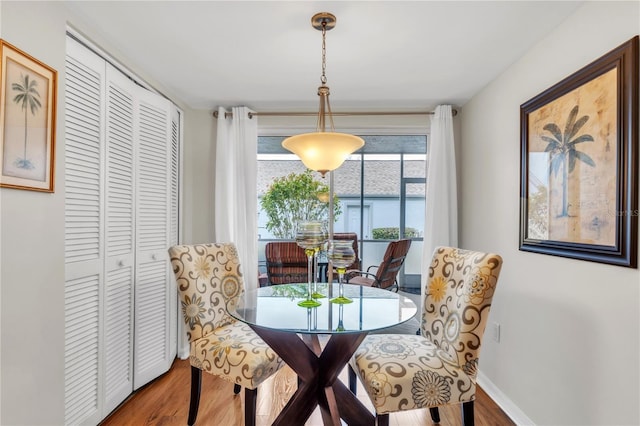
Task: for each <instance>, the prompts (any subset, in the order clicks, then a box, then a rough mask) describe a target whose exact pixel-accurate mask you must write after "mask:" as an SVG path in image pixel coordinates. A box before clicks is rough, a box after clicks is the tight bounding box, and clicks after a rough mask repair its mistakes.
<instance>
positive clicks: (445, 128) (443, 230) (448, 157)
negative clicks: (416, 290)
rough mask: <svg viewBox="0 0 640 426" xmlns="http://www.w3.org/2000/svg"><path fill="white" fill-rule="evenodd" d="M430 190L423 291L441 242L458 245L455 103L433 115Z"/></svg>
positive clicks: (423, 257)
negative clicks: (452, 108) (454, 135)
mask: <svg viewBox="0 0 640 426" xmlns="http://www.w3.org/2000/svg"><path fill="white" fill-rule="evenodd" d="M427 161H428V164H427V189H426V191H427V194H426V213H425V225H424V245H423V252H422V294H423V295H424V294H425V291H426V288H425V287H426V285H427V281H428V279H429V265H430V264H431V258H432V257H433V251H434V250H435V248H436V247H438V246H452V247H457V246H458V190H457V182H456V154H455V146H454V137H453V115H452V112H451V105H439V106H438V107H436V109H435V112H434V114H433V116H432V117H431V131H430V135H429V143H428V157H427Z"/></svg>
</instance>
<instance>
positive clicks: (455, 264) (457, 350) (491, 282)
mask: <svg viewBox="0 0 640 426" xmlns="http://www.w3.org/2000/svg"><path fill="white" fill-rule="evenodd" d="M501 267H502V258H501V257H500V256H498V255H497V254H489V253H480V252H476V251H467V250H461V249H457V248H452V247H438V248H437V249H436V250H435V253H434V255H433V260H432V262H431V266H430V267H429V278H428V284H427V287H426V290H425V295H424V303H423V309H422V323H421V332H422V335H420V336H415V335H393V334H377V335H369V336H367V337H366V338H365V339H364V341H363V342H362V343H361V345H360V346H359V347H358V349H357V350H356V352H355V354H354V356H353V358H352V359H351V362H350V369H349V388H350V389H351V391H352V392H354V393H355V389H356V382H355V380H356V375H357V376H358V377H359V378H360V380H361V381H362V383H363V384H364V387H365V389H366V390H367V393H368V395H369V398H370V399H371V401H372V403H373V405H374V407H375V410H376V418H377V421H378V426H387V425H388V424H389V413H393V412H396V411H404V410H413V409H418V408H429V409H430V413H431V419H432V420H433V422H434V423H438V422H439V421H440V413H439V412H438V406H443V405H449V404H462V422H463V424H464V425H465V426H472V425H473V424H474V417H473V401H474V400H475V397H476V374H477V371H478V370H477V369H478V359H479V358H478V357H479V354H480V346H481V344H482V336H483V334H484V329H485V325H486V323H487V318H488V317H489V310H490V308H491V300H492V298H493V294H494V292H495V289H496V284H497V282H498V276H499V274H500V269H501Z"/></svg>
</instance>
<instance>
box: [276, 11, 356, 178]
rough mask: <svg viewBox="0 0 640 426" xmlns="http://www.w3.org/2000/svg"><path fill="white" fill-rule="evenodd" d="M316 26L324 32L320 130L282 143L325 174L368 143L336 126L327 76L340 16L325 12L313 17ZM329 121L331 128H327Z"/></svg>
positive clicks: (293, 137)
mask: <svg viewBox="0 0 640 426" xmlns="http://www.w3.org/2000/svg"><path fill="white" fill-rule="evenodd" d="M311 25H312V26H313V28H315V29H317V30H319V31H322V75H321V77H320V83H321V85H320V87H318V96H319V97H320V108H319V109H318V121H317V124H316V132H314V133H304V134H301V135H295V136H291V137H289V138H287V139H285V140H284V141H282V146H283V147H284V148H285V149H287V150H289V151H291V152H293V153H294V154H296V155H297V156H298V157H300V160H302V162H303V163H304V165H305V166H306V167H307V168H309V169H311V170H315V171H318V172H320V173H321V174H322V176H324V175H325V173H327V172H329V171H331V170H335V169H337V168H338V167H340V166H341V165H342V163H344V161H345V160H346V159H347V157H348V156H349V155H350V154H352V153H353V152H354V151H356V150H358V149H359V148H361V147H362V146H363V145H364V140H363V139H362V138H359V137H358V136H354V135H350V134H347V133H337V132H336V131H335V128H334V125H333V115H332V114H331V104H330V103H329V86H327V84H326V83H327V77H326V74H325V72H326V34H327V31H328V30H330V29H332V28H333V27H335V26H336V17H335V16H334V15H332V14H331V13H327V12H322V13H317V14H315V15H313V17H312V18H311ZM327 119H328V121H329V126H330V131H328V132H327V131H326V122H327Z"/></svg>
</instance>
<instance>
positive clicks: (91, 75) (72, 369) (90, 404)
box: [64, 39, 105, 425]
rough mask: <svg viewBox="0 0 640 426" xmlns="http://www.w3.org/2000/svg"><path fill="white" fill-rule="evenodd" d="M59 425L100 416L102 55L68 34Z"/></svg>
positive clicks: (91, 421)
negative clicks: (62, 411)
mask: <svg viewBox="0 0 640 426" xmlns="http://www.w3.org/2000/svg"><path fill="white" fill-rule="evenodd" d="M67 43H68V44H67V57H66V65H65V74H66V84H65V116H66V122H65V188H66V190H65V291H64V297H65V348H64V350H65V355H64V370H65V371H64V375H65V384H64V387H65V424H68V425H83V424H87V425H95V424H97V423H98V422H99V421H100V420H101V419H102V412H103V408H102V400H103V392H102V387H101V386H100V383H101V381H102V377H103V375H102V372H101V370H102V357H101V353H102V344H101V335H102V332H103V331H102V330H103V327H102V303H101V300H102V288H103V281H104V274H103V271H104V269H103V268H104V252H103V246H102V242H103V220H104V216H103V209H102V208H101V207H102V202H103V193H104V187H103V173H104V167H103V165H104V133H103V132H102V128H103V126H104V101H103V93H104V81H105V79H104V74H105V68H104V61H103V60H101V59H100V58H98V57H97V56H95V55H93V54H91V53H90V52H88V51H87V50H86V49H85V48H83V47H82V46H80V45H79V44H78V43H77V42H75V41H74V40H71V39H68V40H67Z"/></svg>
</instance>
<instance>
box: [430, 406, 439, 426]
mask: <svg viewBox="0 0 640 426" xmlns="http://www.w3.org/2000/svg"><path fill="white" fill-rule="evenodd" d="M429 413H430V414H431V421H432V422H434V423H436V424H437V423H440V412H439V411H438V407H430V408H429Z"/></svg>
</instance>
